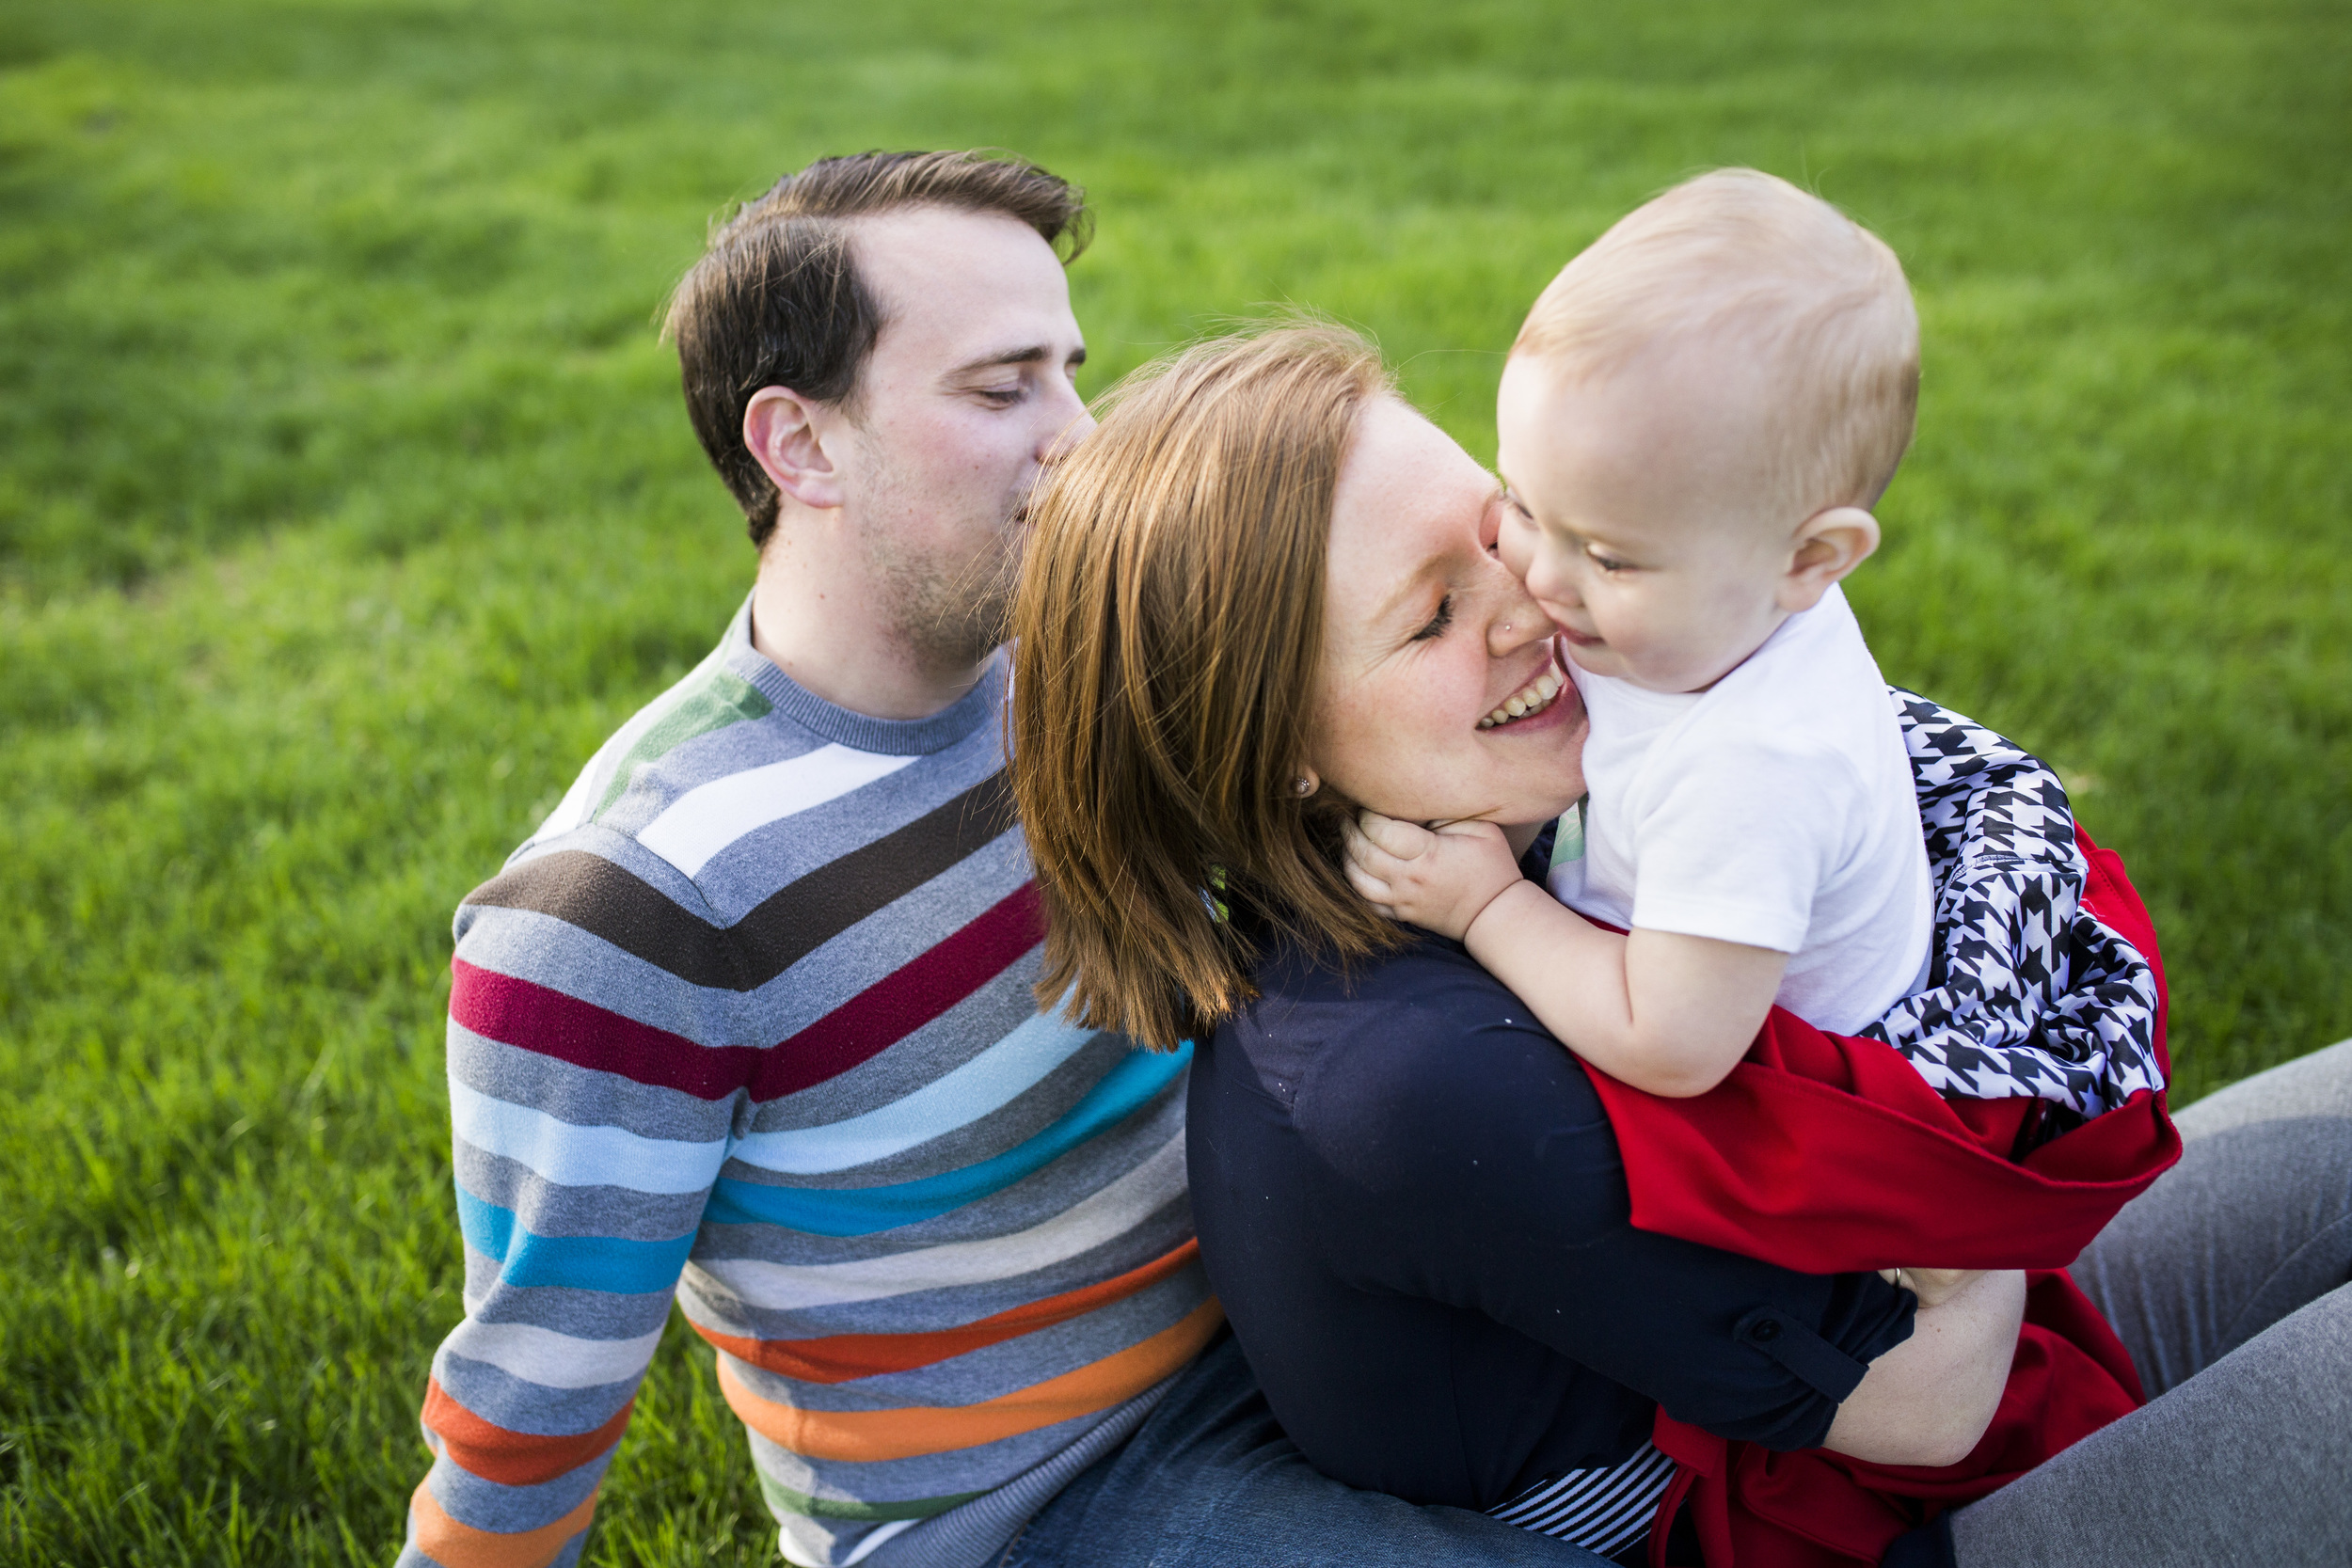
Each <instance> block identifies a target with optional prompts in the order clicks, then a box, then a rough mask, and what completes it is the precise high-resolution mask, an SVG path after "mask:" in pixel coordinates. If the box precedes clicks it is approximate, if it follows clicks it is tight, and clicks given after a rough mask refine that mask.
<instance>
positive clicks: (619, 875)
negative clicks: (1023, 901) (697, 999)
mask: <svg viewBox="0 0 2352 1568" xmlns="http://www.w3.org/2000/svg"><path fill="white" fill-rule="evenodd" d="M1012 822H1013V816H1012V796H1011V792H1010V790H1009V788H1008V787H1007V786H1006V784H1005V776H1004V774H1003V773H1002V772H1001V771H999V772H995V773H991V774H990V775H989V776H988V777H987V778H985V779H982V780H981V781H980V782H979V783H978V784H974V785H973V786H972V787H971V788H969V789H967V790H965V791H963V792H962V793H961V794H960V795H958V796H956V797H954V798H953V799H951V800H947V801H946V802H944V803H942V804H940V805H938V806H935V807H933V808H932V809H931V810H930V811H929V812H926V813H925V814H924V815H923V816H918V817H916V818H915V819H914V821H912V822H910V823H908V824H907V825H906V826H905V827H903V828H900V829H898V831H897V832H891V833H886V834H884V835H883V836H882V837H881V838H878V839H876V840H874V842H873V843H871V844H868V845H865V846H863V847H859V848H856V849H852V850H850V852H849V853H848V854H845V855H841V856H837V857H836V858H834V859H833V860H831V861H828V862H826V863H824V864H823V865H820V866H818V868H817V869H816V870H814V871H812V872H810V873H809V874H808V875H807V876H805V877H803V878H801V879H799V880H797V881H792V882H787V883H786V884H785V885H784V886H783V887H780V888H778V889H777V890H776V891H775V892H774V893H772V894H770V895H768V896H767V897H766V898H765V899H763V900H761V902H760V903H759V905H758V906H757V907H756V908H755V909H753V910H752V911H750V912H749V913H748V914H746V915H744V916H743V918H742V919H741V920H739V921H737V922H736V923H735V924H734V925H733V926H713V925H711V924H710V923H709V922H708V921H707V920H704V919H703V918H701V917H700V916H699V915H697V914H695V913H694V912H693V911H691V910H687V909H684V908H681V907H680V906H679V905H678V904H677V903H676V902H675V900H673V899H672V898H671V897H670V896H669V895H667V894H665V893H663V892H661V891H660V889H659V888H656V887H654V886H652V885H651V884H650V883H647V882H645V881H644V880H643V879H639V878H637V877H635V876H633V875H631V874H630V873H629V872H628V871H625V870H623V869H622V868H621V867H620V866H618V865H615V864H614V863H612V862H611V861H608V860H606V859H604V858H603V857H602V856H600V855H592V854H590V853H588V852H587V851H586V850H582V849H558V850H556V851H554V852H553V853H550V854H545V855H541V856H539V857H538V858H537V859H535V860H532V861H526V862H525V863H522V864H521V865H518V866H516V867H515V868H514V869H513V870H511V871H508V872H505V873H502V874H501V875H500V876H498V877H494V878H492V879H490V880H489V881H486V882H485V883H483V884H482V885H481V886H480V887H478V888H476V889H474V891H473V892H471V893H470V894H468V895H466V902H467V903H469V904H486V905H491V906H494V907H496V908H500V909H509V910H529V911H532V912H534V913H537V914H545V915H550V916H553V917H554V918H555V919H557V920H561V921H564V923H566V924H567V925H571V926H576V927H579V928H580V929H581V930H583V931H586V932H588V933H589V934H590V935H591V936H596V937H601V938H603V939H604V940H605V941H606V942H611V943H612V945H613V946H615V947H618V948H619V949H621V950H622V951H623V952H625V953H628V954H630V955H631V956H633V957H635V958H642V959H644V961H645V962H647V963H649V964H654V965H656V966H658V967H660V968H661V969H664V970H667V971H668V972H669V973H670V974H675V975H676V976H677V977H678V978H679V979H681V980H683V981H685V982H686V983H687V984H688V985H691V986H709V987H714V988H717V989H720V990H738V991H744V990H758V989H759V988H760V987H761V986H764V985H766V984H767V983H768V982H769V981H771V980H772V979H774V978H775V977H776V976H777V975H779V974H783V973H784V972H785V971H786V970H787V969H789V968H790V967H791V966H792V965H794V964H796V963H798V962H800V961H801V960H802V959H803V958H806V957H808V956H809V955H810V954H811V953H814V952H815V951H816V950H817V949H818V948H819V947H821V946H823V945H824V944H825V943H826V942H831V941H832V940H833V939H834V937H836V936H839V935H840V934H841V933H842V932H844V931H846V930H848V929H849V928H850V927H852V926H854V925H856V924H857V923H858V922H859V921H861V920H864V919H865V918H866V916H868V915H870V914H872V913H874V912H875V911H878V910H882V909H884V908H886V907H887V906H889V905H890V904H891V903H893V902H894V901H896V900H898V899H899V898H903V897H905V896H906V895H908V894H910V893H913V892H914V890H915V889H916V888H918V887H921V886H922V885H923V884H924V883H925V882H928V881H930V879H932V878H934V877H936V876H938V875H940V874H941V873H942V872H944V871H946V870H947V869H948V868H950V867H951V866H953V865H954V864H955V863H957V862H958V861H961V860H962V859H964V858H965V857H966V856H968V855H971V854H974V853H975V852H977V851H978V850H979V849H981V848H983V847H986V846H987V845H988V844H989V843H990V842H991V841H992V840H993V839H995V838H998V837H1000V836H1001V835H1002V834H1003V833H1004V832H1005V831H1006V830H1007V829H1009V828H1010V827H1011V826H1012Z"/></svg>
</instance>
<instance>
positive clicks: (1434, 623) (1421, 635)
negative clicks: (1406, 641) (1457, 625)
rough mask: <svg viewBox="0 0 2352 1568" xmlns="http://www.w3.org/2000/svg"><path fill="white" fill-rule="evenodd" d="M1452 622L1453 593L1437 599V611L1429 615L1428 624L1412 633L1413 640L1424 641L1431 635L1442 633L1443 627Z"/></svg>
mask: <svg viewBox="0 0 2352 1568" xmlns="http://www.w3.org/2000/svg"><path fill="white" fill-rule="evenodd" d="M1453 624H1454V595H1453V594H1447V595H1446V596H1445V597H1444V598H1442V599H1439V600H1438V613H1436V614H1435V615H1432V616H1431V617H1429V624H1428V625H1427V626H1423V627H1422V628H1421V630H1419V631H1417V632H1415V633H1413V641H1416V642H1426V641H1429V640H1430V639H1431V638H1433V637H1438V636H1440V635H1442V634H1443V633H1444V631H1445V628H1446V627H1448V626H1452V625H1453Z"/></svg>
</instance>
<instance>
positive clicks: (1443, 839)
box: [1345, 811, 1521, 942]
mask: <svg viewBox="0 0 2352 1568" xmlns="http://www.w3.org/2000/svg"><path fill="white" fill-rule="evenodd" d="M1345 870H1346V872H1347V879H1348V881H1349V883H1350V884H1351V885H1353V886H1354V888H1355V889H1356V891H1357V892H1358V893H1360V894H1362V895H1364V896H1365V897H1366V898H1367V899H1369V900H1371V902H1372V906H1373V907H1374V908H1375V909H1376V910H1378V911H1380V912H1381V913H1382V914H1384V915H1387V916H1388V917H1389V918H1390V919H1391V920H1402V921H1406V922H1407V923H1408V924H1411V925H1414V926H1419V927H1423V928H1425V929H1427V930H1432V931H1435V932H1437V933H1438V935H1439V936H1444V937H1451V938H1453V939H1454V941H1455V942H1460V941H1461V940H1462V938H1463V935H1464V933H1466V932H1468V931H1469V930H1470V922H1472V921H1473V920H1476V919H1477V918H1478V917H1479V915H1480V914H1481V913H1482V912H1483V911H1485V910H1486V906H1487V905H1489V904H1491V903H1493V902H1494V901H1495V898H1496V897H1497V896H1498V895H1501V894H1502V892H1503V891H1504V890H1505V889H1506V888H1509V887H1511V886H1512V885H1514V884H1515V883H1517V882H1518V881H1519V880H1521V878H1520V876H1519V865H1518V857H1517V856H1515V855H1513V854H1512V853H1511V846H1510V845H1509V844H1508V843H1507V842H1505V840H1504V838H1503V834H1502V829H1501V828H1498V827H1496V826H1495V825H1494V824H1493V823H1492V822H1449V823H1446V824H1445V825H1443V826H1442V827H1439V828H1437V829H1434V830H1433V829H1429V828H1422V827H1418V826H1416V825H1415V824H1413V823H1410V822H1400V821H1398V820H1396V818H1394V817H1392V816H1381V815H1380V814H1379V813H1378V812H1373V811H1367V812H1359V814H1357V817H1356V820H1355V821H1354V822H1351V823H1349V824H1348V827H1347V863H1346V866H1345Z"/></svg>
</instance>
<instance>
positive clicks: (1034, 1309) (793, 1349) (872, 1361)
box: [466, 1241, 1200, 1470]
mask: <svg viewBox="0 0 2352 1568" xmlns="http://www.w3.org/2000/svg"><path fill="white" fill-rule="evenodd" d="M1199 1257H1200V1243H1199V1242H1198V1241H1191V1242H1186V1243H1184V1245H1183V1246H1180V1247H1178V1248H1177V1249H1176V1250H1175V1251H1173V1252H1170V1253H1169V1254H1168V1256H1166V1257H1165V1258H1155V1259H1152V1261H1151V1262H1149V1263H1146V1264H1144V1265H1143V1266H1142V1267H1141V1268H1138V1269H1130V1270H1128V1271H1127V1272H1126V1273H1125V1274H1122V1275H1118V1276H1116V1277H1114V1278H1111V1279H1105V1280H1102V1281H1100V1282H1098V1283H1096V1284H1093V1285H1089V1286H1087V1287H1086V1288H1085V1289H1084V1290H1079V1291H1067V1292H1065V1293H1064V1294H1062V1295H1058V1296H1047V1297H1046V1298H1045V1299H1044V1300H1042V1301H1032V1302H1027V1303H1025V1304H1024V1305H1022V1306H1019V1307H1013V1308H1012V1309H1011V1310H1009V1311H1005V1312H999V1313H997V1314H996V1315H995V1316H993V1317H990V1318H981V1319H979V1320H978V1321H977V1322H975V1323H964V1324H962V1325H961V1327H957V1328H943V1329H939V1330H936V1331H934V1332H932V1333H930V1334H835V1335H833V1336H831V1337H830V1338H822V1339H754V1338H747V1337H744V1336H741V1335H735V1334H721V1333H719V1332H718V1331H717V1330H715V1329H708V1328H705V1327H703V1326H702V1325H701V1324H700V1323H695V1324H694V1325H693V1326H694V1332H695V1333H697V1334H699V1335H701V1336H702V1337H703V1338H706V1339H707V1340H709V1341H710V1342H711V1343H712V1344H714V1345H716V1346H718V1347H719V1348H720V1349H721V1350H723V1351H725V1352H726V1353H727V1354H729V1355H732V1356H734V1357H735V1358H736V1359H737V1360H739V1361H745V1362H749V1363H750V1364H751V1365H752V1366H755V1367H757V1368H758V1369H759V1370H761V1371H764V1372H774V1373H777V1374H778V1375H780V1376H783V1377H789V1378H798V1379H799V1380H800V1381H801V1382H803V1383H847V1382H849V1381H850V1379H851V1378H859V1377H874V1376H877V1375H879V1374H881V1373H882V1372H905V1371H913V1370H914V1369H915V1368H917V1367H929V1366H931V1365H933V1364H934V1363H936V1362H941V1361H945V1360H946V1359H948V1358H949V1357H950V1356H956V1355H963V1354H969V1353H970V1352H973V1351H976V1350H979V1349H982V1348H984V1347H986V1346H989V1345H994V1344H1001V1343H1003V1342H1004V1341H1005V1340H1007V1339H1015V1338H1020V1337H1021V1336H1022V1335H1024V1334H1034V1333H1036V1332H1037V1331H1038V1330H1039V1329H1041V1328H1051V1327H1053V1326H1054V1325H1055V1324H1056V1323H1068V1322H1069V1321H1070V1320H1071V1319H1073V1318H1079V1317H1084V1316H1085V1315H1086V1314H1087V1313H1089V1312H1091V1311H1094V1310H1095V1309H1096V1308H1098V1307H1106V1306H1108V1305H1109V1304H1110V1303H1112V1302H1114V1301H1120V1300H1123V1299H1124V1298H1126V1297H1128V1296H1132V1295H1135V1294H1136V1293H1137V1292H1139V1291H1146V1290H1149V1289H1150V1288H1151V1287H1152V1286H1154V1285H1157V1284H1158V1283H1159V1282H1160V1281H1161V1280H1163V1279H1166V1278H1168V1276H1170V1275H1173V1274H1175V1273H1176V1272H1177V1271H1178V1270H1180V1269H1182V1268H1184V1266H1186V1265H1187V1264H1189V1263H1191V1262H1193V1261H1194V1260H1195V1259H1198V1258H1199ZM689 1321H690V1322H691V1320H689ZM466 1467H467V1468H468V1469H469V1470H470V1469H472V1468H473V1466H472V1465H467V1466H466Z"/></svg>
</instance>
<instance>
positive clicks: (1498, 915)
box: [1462, 877, 1544, 947]
mask: <svg viewBox="0 0 2352 1568" xmlns="http://www.w3.org/2000/svg"><path fill="white" fill-rule="evenodd" d="M1519 888H1525V889H1527V890H1528V891H1529V892H1530V893H1533V894H1535V895H1537V896H1539V897H1542V896H1544V892H1543V890H1542V889H1541V888H1539V887H1537V886H1536V885H1535V884H1534V883H1533V882H1531V881H1529V880H1527V879H1525V878H1523V877H1514V878H1512V879H1511V880H1509V881H1507V882H1505V883H1503V884H1502V886H1501V887H1499V888H1497V889H1495V891H1494V892H1493V893H1491V894H1489V895H1487V897H1486V902H1485V903H1484V904H1481V905H1480V906H1479V907H1478V909H1477V910H1476V911H1475V912H1473V913H1472V914H1471V915H1470V919H1468V920H1467V921H1465V922H1463V924H1462V945H1463V946H1465V947H1468V946H1470V941H1471V938H1472V936H1473V935H1474V934H1475V933H1476V932H1477V930H1478V928H1479V926H1480V925H1481V923H1483V922H1488V921H1489V918H1490V917H1492V918H1494V919H1500V920H1508V919H1510V918H1511V916H1510V911H1509V910H1508V909H1507V908H1505V906H1507V905H1509V904H1510V903H1511V902H1512V894H1513V893H1514V891H1515V890H1517V889H1519ZM1492 928H1493V927H1492V926H1491V924H1489V925H1488V929H1492Z"/></svg>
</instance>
